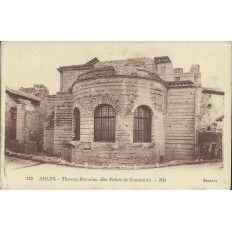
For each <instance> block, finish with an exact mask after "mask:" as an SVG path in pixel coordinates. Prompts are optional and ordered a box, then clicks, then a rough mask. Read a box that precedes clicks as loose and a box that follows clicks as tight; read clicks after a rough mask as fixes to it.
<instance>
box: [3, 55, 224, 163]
mask: <svg viewBox="0 0 232 232" xmlns="http://www.w3.org/2000/svg"><path fill="white" fill-rule="evenodd" d="M58 71H59V72H60V92H58V93H57V94H56V95H48V90H47V89H46V87H45V86H43V85H35V86H34V87H33V88H21V90H22V91H25V92H27V93H29V94H33V95H34V96H39V97H40V98H41V99H42V100H41V102H40V105H39V107H38V106H34V105H33V104H31V103H30V104H25V103H22V102H21V103H18V104H16V107H17V130H16V132H17V133H16V134H17V139H19V141H20V143H25V142H26V141H28V140H29V141H30V140H36V141H37V144H38V147H42V149H43V151H44V152H45V153H46V154H47V155H52V156H57V157H61V158H62V159H65V160H67V161H69V162H75V163H80V164H91V165H95V164H96V165H153V164H155V163H158V162H168V161H170V160H173V159H177V160H178V159H179V160H192V159H195V158H196V157H198V153H199V149H198V147H199V143H198V132H199V131H201V130H202V129H204V128H205V127H206V126H208V124H209V125H212V123H213V122H214V121H215V119H216V118H217V117H220V116H222V115H223V112H224V96H223V95H224V93H223V91H219V90H216V89H207V88H203V87H201V73H200V66H199V65H192V66H191V68H190V70H189V71H188V72H183V69H182V68H175V69H174V68H173V65H172V61H171V60H170V59H169V57H155V58H154V60H153V59H149V58H137V59H128V60H117V61H104V62H99V61H98V59H97V58H94V59H93V60H91V61H89V62H87V63H86V64H84V65H74V66H66V67H60V68H58ZM33 91H34V92H33ZM209 93H210V94H209ZM101 104H107V105H110V106H112V107H113V109H114V111H115V114H116V125H115V142H108V143H106V142H94V112H95V109H96V107H97V106H99V105H101ZM11 105H14V107H15V103H13V102H11V103H9V105H8V108H7V109H9V107H11ZM142 105H143V106H146V107H147V108H149V109H150V112H151V142H149V143H134V142H133V121H134V113H135V110H136V108H137V107H139V106H142ZM210 105H211V106H210ZM75 107H76V108H78V109H79V110H80V141H74V116H73V111H74V108H75ZM32 109H33V110H32ZM9 115H10V114H9V112H6V120H7V122H8V123H9V122H10V120H11V119H10V117H9ZM35 121H36V123H32V122H35ZM8 123H7V124H8ZM9 130H10V129H9ZM9 130H7V131H6V137H7V136H8V134H9ZM11 130H12V129H11Z"/></svg>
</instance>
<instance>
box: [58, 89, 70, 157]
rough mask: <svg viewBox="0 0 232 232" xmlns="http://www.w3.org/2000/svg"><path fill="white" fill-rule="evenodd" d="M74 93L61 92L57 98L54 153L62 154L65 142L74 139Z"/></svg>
mask: <svg viewBox="0 0 232 232" xmlns="http://www.w3.org/2000/svg"><path fill="white" fill-rule="evenodd" d="M72 106H73V100H72V94H70V93H65V92H60V93H57V96H56V98H55V109H54V153H55V154H56V155H57V156H61V149H62V147H63V144H64V143H65V142H67V141H70V140H72V116H73V114H72Z"/></svg>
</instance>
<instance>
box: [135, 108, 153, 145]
mask: <svg viewBox="0 0 232 232" xmlns="http://www.w3.org/2000/svg"><path fill="white" fill-rule="evenodd" d="M134 142H151V112H150V110H149V109H148V108H147V107H146V106H139V107H138V108H137V109H136V110H135V114H134Z"/></svg>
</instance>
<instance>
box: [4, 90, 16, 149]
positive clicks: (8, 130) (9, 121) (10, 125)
mask: <svg viewBox="0 0 232 232" xmlns="http://www.w3.org/2000/svg"><path fill="white" fill-rule="evenodd" d="M5 96H6V108H5V146H6V147H7V146H8V145H9V141H10V140H14V139H16V123H15V121H14V119H13V115H12V112H11V110H12V108H14V109H16V111H17V104H16V102H15V98H14V97H12V96H10V95H9V94H6V95H5Z"/></svg>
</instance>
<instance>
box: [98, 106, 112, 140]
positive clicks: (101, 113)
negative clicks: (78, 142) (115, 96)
mask: <svg viewBox="0 0 232 232" xmlns="http://www.w3.org/2000/svg"><path fill="white" fill-rule="evenodd" d="M94 141H96V142H100V141H102V142H114V141H115V112H114V109H113V107H112V106H110V105H100V106H98V107H97V108H96V110H95V114H94Z"/></svg>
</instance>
